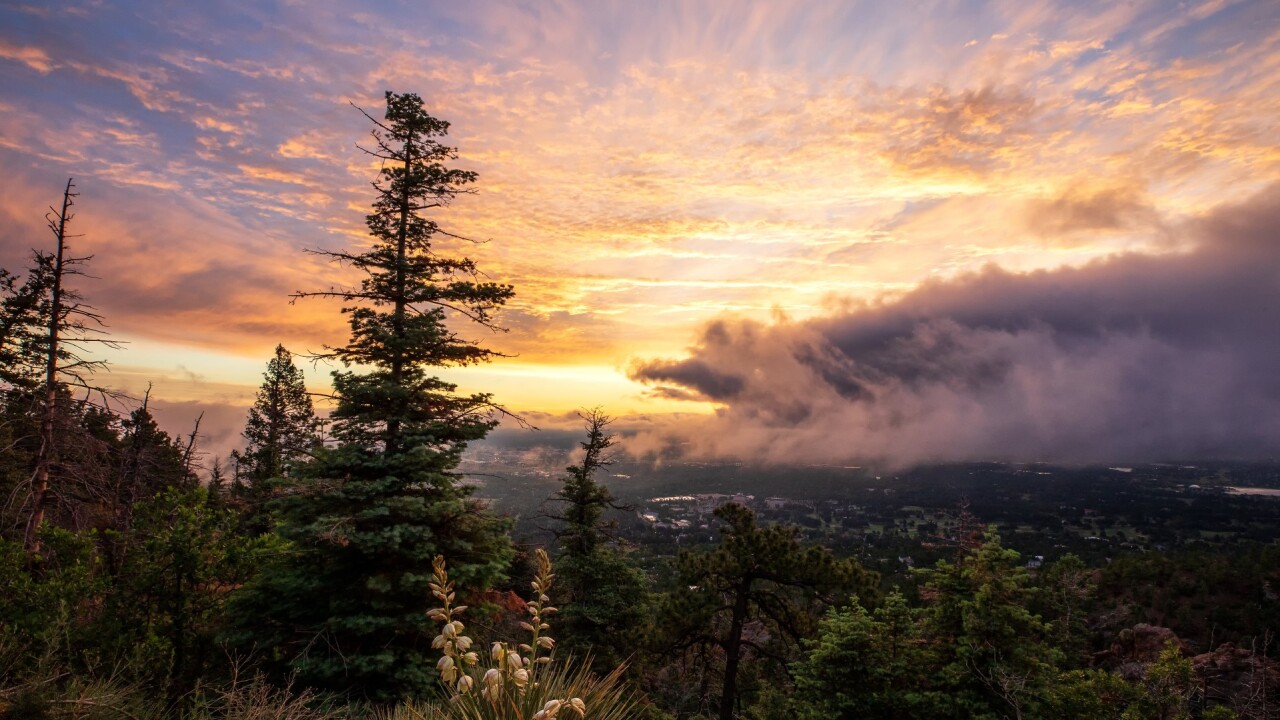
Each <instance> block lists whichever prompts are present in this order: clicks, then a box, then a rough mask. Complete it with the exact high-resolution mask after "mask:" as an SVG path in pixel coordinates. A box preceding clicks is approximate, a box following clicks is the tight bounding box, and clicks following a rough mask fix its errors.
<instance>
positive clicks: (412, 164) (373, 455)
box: [242, 93, 512, 700]
mask: <svg viewBox="0 0 1280 720" xmlns="http://www.w3.org/2000/svg"><path fill="white" fill-rule="evenodd" d="M386 101H387V109H386V115H385V119H383V120H376V119H374V118H372V117H370V118H369V119H370V120H371V121H373V123H374V125H375V129H374V131H373V138H374V145H373V148H372V149H370V150H368V151H367V152H369V153H370V154H371V155H373V156H375V157H378V158H380V159H381V160H382V162H383V168H382V170H381V172H380V174H379V177H378V180H377V181H375V182H374V187H375V188H376V189H377V191H378V196H377V198H376V200H375V201H374V203H373V212H372V213H371V214H369V216H368V218H367V224H368V227H369V233H370V235H371V236H372V238H373V244H372V246H371V247H370V248H369V249H368V250H366V251H364V252H361V253H348V252H332V251H323V252H320V254H321V255H324V256H326V257H329V258H330V259H332V260H334V261H337V262H341V263H343V264H347V265H350V266H352V267H354V268H355V269H356V270H358V271H360V272H362V273H363V274H364V277H363V279H362V280H361V281H360V283H359V285H357V286H354V287H350V288H331V289H330V290H327V291H323V292H305V293H299V294H298V295H299V296H301V297H315V296H319V297H331V298H337V299H340V300H341V301H343V304H344V307H343V312H344V313H345V314H346V315H347V317H348V318H349V320H350V324H351V338H350V340H349V342H347V344H345V345H342V346H338V347H333V348H330V349H329V351H328V353H327V355H328V357H331V358H333V359H336V360H338V361H340V362H342V363H343V364H344V365H345V366H346V367H348V368H352V367H355V368H358V370H356V369H349V370H343V371H338V372H335V373H334V393H335V395H336V397H337V404H336V406H335V408H334V411H333V413H332V415H331V418H332V419H333V421H334V424H333V431H332V432H333V436H334V438H335V439H336V441H337V444H336V446H335V447H333V448H331V449H326V450H324V451H322V452H320V453H319V454H318V458H317V460H316V461H315V462H313V463H311V464H310V465H309V466H308V467H307V468H305V470H304V471H302V472H300V475H302V476H304V477H301V478H299V481H298V482H296V483H295V484H293V486H292V487H290V488H287V489H286V491H285V492H284V493H283V496H282V498H281V500H280V501H279V502H278V507H277V513H278V517H279V522H280V532H281V534H282V535H283V536H284V537H285V538H286V539H288V540H290V541H291V542H292V543H293V545H294V550H295V551H294V553H293V554H291V555H290V556H289V559H288V561H287V562H286V563H285V566H284V567H281V568H279V569H278V570H277V571H276V572H272V573H268V574H267V577H265V578H264V579H263V581H262V582H261V583H260V584H259V585H258V586H257V587H256V588H255V589H254V590H253V591H252V592H250V593H246V594H245V601H246V602H245V604H244V606H243V607H242V609H243V611H244V613H245V615H246V617H252V619H253V622H254V624H256V625H258V628H257V631H256V632H251V633H250V634H251V635H252V636H254V639H255V641H256V644H257V645H258V647H259V648H262V647H264V646H266V647H268V648H272V653H273V654H274V655H275V656H276V657H277V658H279V659H280V660H281V661H282V664H284V665H285V666H286V667H282V668H281V669H290V668H291V669H293V670H296V671H297V672H298V673H299V677H300V679H301V680H303V681H304V682H307V683H309V684H311V685H314V686H318V687H323V688H328V689H334V690H340V691H342V690H345V691H357V692H359V693H361V694H363V695H365V696H367V697H369V698H371V699H374V700H394V699H397V698H403V697H410V696H416V695H421V694H422V693H424V692H426V691H427V690H428V689H429V688H430V687H431V686H432V683H433V680H434V672H433V670H432V666H433V661H432V659H431V657H430V652H431V647H430V636H431V634H432V633H431V627H430V620H428V618H427V614H426V613H427V610H429V609H430V607H429V606H430V601H431V593H430V591H429V589H428V582H429V580H430V576H431V567H432V560H433V558H434V557H435V556H436V555H445V556H446V557H448V558H449V560H450V563H451V569H452V571H453V574H454V576H455V577H457V579H458V580H459V582H463V583H466V585H467V586H468V587H472V588H483V587H486V586H487V585H488V584H490V583H491V582H492V581H493V580H494V579H495V578H497V577H498V576H499V575H500V574H501V572H502V571H503V570H504V569H505V568H506V566H507V562H508V560H509V558H510V555H511V551H510V544H509V540H508V539H507V537H506V535H505V526H504V524H503V523H501V522H499V521H498V520H496V519H495V518H494V517H493V516H492V515H491V514H489V513H488V512H487V511H486V510H485V509H484V508H483V507H482V506H481V505H480V504H479V503H477V502H476V501H475V500H473V499H472V498H471V497H470V489H469V488H468V487H467V486H465V485H463V484H462V482H461V479H460V477H459V476H458V475H457V473H456V472H455V468H456V466H457V464H458V462H459V459H460V455H461V453H462V451H463V449H464V448H465V447H466V444H467V442H469V441H472V440H476V439H479V438H482V437H484V436H485V434H486V433H487V432H488V431H489V430H490V429H491V428H492V427H493V426H494V424H495V423H496V420H495V419H494V411H495V406H494V405H493V404H492V401H491V399H490V397H489V396H488V395H485V394H476V395H463V394H459V393H457V392H456V387H455V386H454V385H453V384H451V383H449V382H446V381H444V380H442V379H440V378H438V377H435V376H434V375H433V374H432V372H431V369H432V368H440V367H446V366H457V365H469V364H473V363H477V362H481V361H484V360H487V359H489V358H491V357H493V356H494V355H495V354H496V353H494V352H493V351H491V350H488V349H486V348H483V347H481V346H480V345H478V344H476V343H474V342H470V341H467V340H465V339H463V338H462V337H460V336H459V335H458V334H456V333H455V331H454V329H453V328H454V327H455V326H454V325H451V324H450V320H454V319H461V321H462V323H465V322H466V321H468V320H469V321H470V322H471V323H474V324H478V325H480V326H482V327H486V328H492V329H497V328H496V326H495V324H494V313H495V311H496V310H498V309H499V308H500V307H501V306H502V305H503V304H504V303H505V302H506V301H507V299H508V298H510V297H511V295H512V289H511V287H510V286H509V285H501V284H497V283H492V282H486V281H483V280H482V279H481V278H482V276H481V274H480V272H479V271H478V269H477V268H476V265H475V263H474V262H473V261H471V260H470V259H467V258H465V257H451V256H447V255H444V254H441V252H439V250H438V249H437V248H436V247H435V246H434V243H435V242H436V241H439V240H442V239H443V240H455V241H456V240H460V239H461V238H458V236H456V235H453V234H451V233H447V232H445V231H444V230H442V229H440V227H439V226H438V225H437V223H436V221H435V220H433V219H431V218H429V217H428V216H427V215H426V213H427V212H428V211H431V210H434V209H438V208H442V207H444V206H446V205H448V204H449V203H450V201H451V200H452V199H453V198H455V197H456V196H457V195H459V194H461V193H465V192H468V189H467V186H468V185H469V184H471V183H472V182H473V181H474V180H475V179H476V176H475V174H474V173H471V172H467V171H463V170H456V169H450V168H447V167H446V166H445V163H446V162H448V161H450V160H452V159H454V158H455V157H456V155H455V151H454V150H453V149H452V148H450V147H447V146H445V145H443V144H441V143H440V142H439V141H438V140H437V138H440V137H442V136H443V135H445V133H446V131H447V130H448V127H449V124H448V123H446V122H444V121H442V120H437V119H436V118H433V117H431V116H430V115H428V114H427V113H426V111H425V110H424V109H423V107H422V100H421V99H420V98H419V97H418V96H416V95H412V94H405V95H399V94H393V93H388V94H387V96H386Z"/></svg>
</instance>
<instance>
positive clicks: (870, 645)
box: [795, 591, 946, 720]
mask: <svg viewBox="0 0 1280 720" xmlns="http://www.w3.org/2000/svg"><path fill="white" fill-rule="evenodd" d="M916 615H917V613H916V612H915V611H913V610H912V608H910V607H909V606H908V605H907V603H906V600H905V599H904V598H903V597H902V595H901V594H900V593H898V592H896V591H895V592H893V593H890V594H889V595H888V597H886V598H885V601H884V604H883V605H881V606H880V607H879V608H876V610H875V612H874V613H871V612H868V611H867V610H866V608H864V607H863V606H862V604H861V603H860V602H858V599H857V598H854V601H853V602H852V603H851V604H850V606H849V607H847V608H841V609H838V610H837V609H832V610H831V611H830V612H829V613H828V614H827V617H826V618H825V619H824V620H823V621H822V624H821V625H820V626H819V628H818V637H817V639H816V640H811V641H808V642H806V644H805V645H806V650H807V652H806V653H805V655H804V658H803V659H802V660H801V661H800V662H799V663H797V664H796V670H795V676H796V701H797V703H796V704H797V706H798V712H797V713H796V714H797V716H799V717H802V718H804V719H805V720H862V719H863V718H865V719H866V720H894V719H895V718H904V717H937V716H938V714H939V713H938V709H939V708H940V707H945V705H946V703H945V698H944V697H943V695H942V693H939V692H938V691H936V690H933V689H930V687H929V683H930V680H931V678H930V673H928V672H927V671H926V669H927V668H928V667H929V665H930V664H931V659H932V658H931V657H930V653H929V650H928V647H927V646H926V645H925V644H924V642H923V638H922V636H921V632H920V631H921V628H920V624H919V622H918V619H917V617H916Z"/></svg>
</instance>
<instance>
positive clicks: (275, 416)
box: [231, 345, 320, 488]
mask: <svg viewBox="0 0 1280 720" xmlns="http://www.w3.org/2000/svg"><path fill="white" fill-rule="evenodd" d="M244 439H245V440H246V441H248V444H247V445H246V446H245V448H244V451H243V452H242V451H239V450H236V451H234V452H232V453H231V457H232V460H233V461H234V462H235V464H236V480H237V482H239V483H245V484H247V485H248V486H249V487H250V488H252V487H253V486H255V485H257V484H259V483H261V482H263V481H264V480H269V479H271V478H282V477H287V476H288V475H290V474H291V472H292V470H293V468H294V466H295V465H296V464H297V463H298V462H300V461H301V460H302V459H304V458H307V457H309V456H310V455H311V454H312V451H314V450H315V448H316V445H317V443H319V441H320V420H319V419H318V418H317V417H316V413H315V409H314V407H313V406H312V404H311V396H310V395H308V394H307V386H306V383H305V382H304V378H303V376H302V371H301V370H299V369H298V368H297V366H296V365H294V364H293V355H292V354H290V353H289V351H288V350H286V349H285V347H284V346H283V345H277V346H276V355H275V357H273V358H272V359H271V360H270V361H269V362H268V363H267V370H266V372H265V373H264V374H263V380H262V386H261V387H260V388H258V396H257V398H256V399H255V401H254V404H253V407H251V408H249V419H248V420H247V421H246V422H245V426H244Z"/></svg>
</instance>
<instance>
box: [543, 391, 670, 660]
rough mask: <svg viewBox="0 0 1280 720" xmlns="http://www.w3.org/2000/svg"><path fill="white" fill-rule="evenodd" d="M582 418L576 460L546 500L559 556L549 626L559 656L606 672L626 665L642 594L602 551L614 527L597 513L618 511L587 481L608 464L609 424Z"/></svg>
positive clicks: (634, 572)
mask: <svg viewBox="0 0 1280 720" xmlns="http://www.w3.org/2000/svg"><path fill="white" fill-rule="evenodd" d="M583 419H584V420H585V421H586V430H587V439H586V441H585V442H583V443H581V445H582V450H583V456H582V462H581V463H579V464H578V465H571V466H569V467H568V468H566V469H565V470H566V472H567V473H568V477H567V478H566V479H565V482H564V486H563V487H562V488H561V489H560V490H559V491H557V492H556V494H555V497H554V500H556V501H558V503H559V505H560V508H559V510H558V511H557V512H553V513H552V514H551V518H552V519H553V520H556V521H558V523H559V526H558V527H556V528H554V529H553V530H552V532H553V533H554V535H555V537H556V544H557V546H558V548H559V550H560V556H559V558H558V559H557V560H556V574H557V576H558V582H557V583H556V585H557V590H558V593H559V596H560V600H559V601H558V602H559V607H560V616H559V618H560V619H559V620H558V621H557V623H556V624H557V626H558V627H559V628H560V633H561V644H562V645H563V647H564V648H565V649H566V650H568V651H569V652H572V653H574V654H575V655H578V656H586V655H590V656H591V659H592V665H593V667H594V668H595V669H596V670H597V671H599V672H602V673H608V672H609V671H611V670H613V668H615V667H617V666H618V664H619V663H620V662H622V661H623V660H625V659H626V658H625V655H624V653H625V651H626V649H627V648H628V647H630V646H631V645H632V643H630V642H629V638H630V636H632V635H633V634H635V633H636V631H637V630H638V629H639V628H640V626H641V624H642V623H643V622H644V620H645V605H646V603H647V602H648V592H647V590H646V584H647V583H646V580H645V577H644V574H643V573H642V572H640V571H639V570H638V569H636V568H634V567H632V566H631V565H629V564H628V563H627V561H626V559H625V558H624V557H623V556H622V554H621V553H620V552H619V551H618V549H617V548H616V547H613V546H611V545H609V540H610V531H611V530H612V529H613V527H614V523H611V522H608V521H606V520H605V519H604V513H605V512H606V511H608V510H609V509H611V508H612V509H621V507H622V506H620V505H618V504H617V502H616V501H615V500H614V497H613V494H612V493H610V492H609V488H607V487H605V486H604V485H601V484H600V483H598V482H596V480H595V477H594V475H595V473H596V472H597V471H599V470H601V469H603V468H606V467H608V466H609V465H610V463H611V461H610V458H609V456H608V455H607V451H608V449H609V448H610V447H612V446H613V443H614V437H613V435H612V434H610V433H609V432H608V426H609V423H610V418H609V417H608V416H606V415H605V414H604V413H602V412H601V411H600V410H592V411H590V412H589V413H587V414H586V415H585V416H583Z"/></svg>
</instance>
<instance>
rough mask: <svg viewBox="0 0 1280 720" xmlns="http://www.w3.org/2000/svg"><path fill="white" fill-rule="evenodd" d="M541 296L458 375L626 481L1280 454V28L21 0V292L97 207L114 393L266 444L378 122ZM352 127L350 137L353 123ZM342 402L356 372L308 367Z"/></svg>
mask: <svg viewBox="0 0 1280 720" xmlns="http://www.w3.org/2000/svg"><path fill="white" fill-rule="evenodd" d="M387 90H394V91H397V92H415V93H418V94H419V95H421V96H422V97H423V99H424V101H425V103H426V107H427V109H428V110H429V111H430V112H431V113H432V114H434V115H435V116H437V117H440V118H442V119H445V120H448V121H449V122H451V123H452V128H451V131H450V134H449V138H448V142H449V143H450V144H452V145H454V146H456V147H457V148H458V153H459V159H458V161H457V165H458V167H461V168H464V169H468V170H474V171H475V172H477V173H478V174H479V181H478V182H477V183H476V186H475V187H476V189H477V193H476V194H475V195H472V196H467V197H463V198H460V199H458V200H457V201H456V202H455V203H454V204H453V206H451V207H449V208H447V209H446V210H445V211H443V212H442V213H441V214H440V216H439V221H440V222H441V224H442V226H444V227H445V228H447V229H448V230H450V232H454V233H456V234H459V235H463V236H466V237H470V238H475V239H478V240H481V241H483V242H480V243H478V244H466V245H459V246H449V245H447V244H446V245H443V246H442V247H441V250H442V251H450V252H459V253H462V252H465V253H466V254H468V255H470V256H471V257H473V258H474V259H475V260H476V261H477V262H478V263H479V264H480V267H481V268H482V269H483V270H484V271H485V272H486V273H487V274H488V275H489V276H490V277H491V278H492V279H494V280H497V281H501V282H507V283H511V284H513V285H514V286H515V288H516V292H517V295H516V297H515V299H514V300H513V302H511V303H510V304H509V306H508V308H507V310H506V311H505V312H504V314H503V316H502V318H501V322H502V323H503V325H504V326H505V328H506V329H507V331H506V332H503V333H487V332H485V331H480V332H477V333H475V334H474V335H473V337H476V338H478V339H483V340H484V341H485V342H486V343H487V344H488V345H489V346H490V347H492V348H494V349H496V350H498V351H501V352H503V353H506V354H509V355H512V356H513V357H511V358H508V359H504V360H500V361H498V362H495V363H493V364H492V365H489V366H485V367H480V368H468V369H465V370H448V371H445V372H444V374H445V376H446V377H448V378H450V379H452V380H454V381H456V382H458V383H460V384H461V385H462V387H464V388H465V389H473V390H483V391H487V392H492V393H494V395H495V397H496V399H497V400H498V401H499V402H501V403H503V404H504V405H505V406H507V407H508V408H510V409H512V410H514V411H516V412H519V413H522V414H524V415H525V416H526V417H528V418H530V419H531V420H532V421H533V422H534V424H537V425H542V426H546V427H552V426H563V425H564V424H566V423H569V424H572V423H574V422H576V420H574V419H573V413H574V411H575V410H576V409H580V408H590V407H596V406H600V407H602V408H603V409H604V410H605V411H606V412H607V413H609V414H611V415H614V416H616V417H618V418H619V425H618V427H619V428H621V429H623V430H624V431H625V432H626V433H627V434H628V435H629V439H628V447H629V448H630V449H631V450H632V452H633V453H635V454H637V455H638V456H646V457H670V456H671V455H672V454H673V453H674V454H682V455H686V456H690V457H693V456H697V457H702V458H716V459H733V460H748V461H760V462H809V461H812V462H845V461H850V460H859V459H873V460H881V461H885V462H891V463H903V464H906V463H912V462H921V461H932V460H955V459H1011V460H1047V461H1056V462H1094V461H1101V462H1108V461H1112V460H1122V459H1123V460H1143V459H1164V458H1175V457H1193V456H1202V457H1203V456H1214V457H1271V455H1272V453H1273V452H1274V448H1275V447H1276V441H1277V439H1280V375H1277V373H1275V372H1274V371H1273V368H1274V367H1275V358H1276V357H1277V354H1276V351H1277V350H1280V341H1278V340H1277V339H1276V338H1277V337H1280V328H1277V327H1276V318H1280V219H1278V218H1280V184H1277V181H1280V147H1278V145H1277V138H1280V127H1278V125H1280V121H1277V119H1276V118H1280V4H1277V3H1275V2H1274V1H1273V0H1239V1H1232V0H1206V1H1195V2H1191V1H1189V2H1173V1H1171V0H1132V1H1129V2H1115V1H1113V0H1106V1H1099V2H1050V1H1046V0H1017V1H1013V0H1010V1H1007V2H973V1H969V2H964V1H958V0H954V1H953V0H938V1H934V2H928V1H919V2H909V1H902V2H892V3H890V2H869V1H868V2H856V1H854V0H827V1H822V0H814V1H812V2H804V3H797V2H763V1H757V2H745V1H741V2H740V1H736V0H707V1H703V2H698V1H695V0H687V1H685V0H682V1H661V0H657V1H655V2H645V3H636V2H603V1H600V2H586V1H582V2H567V1H561V0H540V1H538V2H514V1H499V0H478V1H476V2H468V3H456V2H435V1H434V0H417V1H413V2H407V1H406V2H364V3H351V2H337V1H336V0H308V1H307V2H301V1H297V0H293V1H278V2H272V1H270V0H262V1H255V2H216V1H209V2H201V3H171V2H145V1H137V2H127V1H125V0H114V1H113V0H87V1H68V2H33V3H23V2H21V1H20V0H4V1H3V2H0V187H2V188H3V193H0V266H3V267H7V268H11V269H21V268H22V267H23V266H24V264H25V261H26V258H27V256H28V254H29V251H30V248H32V247H46V246H47V244H48V241H49V237H48V234H47V232H46V231H45V230H44V229H43V222H44V221H43V212H44V210H45V208H46V207H47V206H48V205H50V204H52V203H54V202H56V201H57V200H58V195H59V193H60V190H61V188H62V185H63V184H64V183H65V182H66V179H67V178H68V177H75V178H76V184H77V187H78V189H79V191H80V193H81V196H80V197H79V199H78V202H77V207H76V210H77V212H78V215H77V217H76V219H75V222H74V228H73V229H74V230H75V231H77V232H79V233H83V237H79V238H76V239H75V244H74V246H73V248H74V250H76V251H77V252H79V253H82V254H92V255H93V256H94V257H93V260H92V261H91V270H92V272H93V274H94V275H96V276H97V279H94V280H88V279H86V280H84V281H83V286H82V287H80V290H81V291H82V293H83V294H84V295H85V296H86V297H87V298H88V299H89V300H90V301H91V302H92V303H93V304H94V305H95V306H96V307H97V308H98V310H99V311H100V312H101V313H102V314H103V315H104V316H105V317H106V319H107V322H108V323H109V325H110V328H111V333H112V335H113V337H115V338H116V339H119V340H122V341H124V343H125V344H124V345H123V348H122V349H121V350H118V351H112V352H110V353H109V357H108V359H109V360H110V362H111V365H112V370H111V374H110V375H109V376H108V377H109V379H108V380H107V382H108V383H110V384H112V385H114V386H116V387H119V388H122V389H125V390H127V391H129V392H132V393H134V394H135V395H136V394H139V393H141V392H142V390H143V389H145V387H146V386H147V383H152V384H153V386H154V389H153V396H154V397H155V403H156V406H157V408H159V409H160V411H161V414H162V419H163V420H164V421H165V422H166V423H167V425H168V426H169V427H170V428H171V431H173V432H175V433H178V432H185V431H186V428H188V427H189V425H190V423H191V421H192V420H193V419H194V417H195V416H196V415H197V414H198V413H200V412H202V411H203V412H205V413H206V419H205V422H204V424H203V425H202V430H203V432H204V433H205V445H206V447H207V448H209V449H211V451H212V452H214V453H220V452H224V451H225V450H227V449H230V448H231V447H234V446H235V445H236V444H237V443H238V439H237V435H238V432H239V428H240V426H241V424H242V420H243V413H244V409H245V408H246V407H247V406H248V405H249V404H250V403H251V402H252V399H253V393H254V391H255V389H256V386H257V384H258V382H260V379H261V373H262V371H263V369H264V367H265V364H266V361H267V360H268V359H269V358H270V357H271V355H272V349H273V348H274V347H275V345H276V344H277V343H283V344H284V345H285V346H286V347H288V348H289V349H290V350H292V351H294V352H295V353H299V354H303V353H306V352H307V351H309V350H311V351H314V350H318V349H320V348H322V347H323V346H324V345H325V344H335V343H341V342H342V341H343V340H344V339H345V337H346V326H345V323H344V320H343V318H342V316H341V315H340V314H339V313H338V307H337V306H336V305H334V304H331V303H327V302H325V301H321V300H306V301H299V302H297V303H292V302H291V298H290V294H291V293H294V292H297V291H300V290H315V289H322V288H325V287H328V286H330V285H332V284H334V283H342V282H344V281H350V280H351V279H352V278H353V276H352V275H351V274H350V272H349V270H346V269H343V268H339V267H334V266H330V265H327V264H325V263H324V262H323V260H322V259H321V258H319V257H317V256H315V255H309V254H307V253H305V252H304V250H305V249H307V248H312V249H331V250H332V249H339V248H346V249H359V248H361V247H363V246H364V244H365V243H367V238H366V236H365V234H364V214H365V213H366V212H367V209H368V207H369V203H370V202H371V201H372V199H373V190H372V188H371V187H370V184H369V183H370V181H371V180H372V179H373V178H374V176H375V174H376V171H377V167H376V166H375V165H373V164H371V162H370V158H368V157H367V156H365V155H364V154H363V153H362V152H361V151H360V150H359V149H358V148H357V147H356V144H357V143H358V142H361V141H362V139H363V138H364V137H366V135H367V132H368V130H369V127H370V126H369V123H368V121H367V120H366V119H365V118H364V117H363V116H362V115H361V113H360V111H359V110H358V109H357V107H359V108H364V109H365V110H367V111H369V112H370V113H371V114H375V115H376V114H377V112H378V110H379V106H380V105H381V103H382V97H383V94H384V92H385V91H387ZM353 105H354V106H357V107H353ZM304 369H305V371H306V372H307V373H308V379H309V382H310V383H311V384H312V385H313V386H315V387H316V388H317V389H323V387H324V386H325V384H326V382H327V376H328V373H329V371H330V370H332V368H328V367H325V366H318V367H313V366H311V365H309V364H308V365H304Z"/></svg>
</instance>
